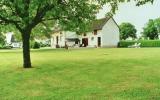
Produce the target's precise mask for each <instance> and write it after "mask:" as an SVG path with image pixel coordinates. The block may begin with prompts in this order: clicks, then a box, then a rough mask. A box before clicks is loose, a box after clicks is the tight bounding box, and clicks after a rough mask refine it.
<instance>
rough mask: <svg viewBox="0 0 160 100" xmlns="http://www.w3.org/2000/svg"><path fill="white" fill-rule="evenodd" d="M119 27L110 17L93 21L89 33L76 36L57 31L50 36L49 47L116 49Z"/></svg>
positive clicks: (74, 33) (73, 33)
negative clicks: (77, 46)
mask: <svg viewBox="0 0 160 100" xmlns="http://www.w3.org/2000/svg"><path fill="white" fill-rule="evenodd" d="M119 34H120V32H119V27H118V25H117V23H116V22H115V20H114V19H113V18H112V17H106V18H103V19H98V20H95V21H94V22H93V23H92V25H91V29H90V31H89V32H86V33H84V34H82V35H77V34H76V32H63V31H57V32H54V34H52V38H51V46H52V47H53V48H56V47H63V46H65V43H66V44H67V45H68V46H76V45H79V46H83V47H117V45H118V42H119V40H120V38H119Z"/></svg>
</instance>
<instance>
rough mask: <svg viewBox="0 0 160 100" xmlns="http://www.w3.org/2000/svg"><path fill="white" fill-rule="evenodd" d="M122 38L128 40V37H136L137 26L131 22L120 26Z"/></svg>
mask: <svg viewBox="0 0 160 100" xmlns="http://www.w3.org/2000/svg"><path fill="white" fill-rule="evenodd" d="M119 27H120V39H121V40H126V39H127V38H133V39H135V38H136V37H137V36H136V32H137V30H136V28H135V26H134V25H132V24H131V23H122V24H121V25H120V26H119Z"/></svg>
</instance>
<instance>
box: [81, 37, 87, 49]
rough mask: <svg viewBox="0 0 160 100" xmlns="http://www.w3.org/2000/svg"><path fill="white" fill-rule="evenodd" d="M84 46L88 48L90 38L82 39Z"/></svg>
mask: <svg viewBox="0 0 160 100" xmlns="http://www.w3.org/2000/svg"><path fill="white" fill-rule="evenodd" d="M82 44H83V46H84V47H86V46H88V38H83V39H82Z"/></svg>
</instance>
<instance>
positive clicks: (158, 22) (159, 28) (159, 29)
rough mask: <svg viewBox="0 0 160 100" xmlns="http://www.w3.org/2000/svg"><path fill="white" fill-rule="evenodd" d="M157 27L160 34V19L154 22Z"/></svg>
mask: <svg viewBox="0 0 160 100" xmlns="http://www.w3.org/2000/svg"><path fill="white" fill-rule="evenodd" d="M154 23H155V26H156V28H157V30H158V32H159V33H160V18H157V19H155V20H154Z"/></svg>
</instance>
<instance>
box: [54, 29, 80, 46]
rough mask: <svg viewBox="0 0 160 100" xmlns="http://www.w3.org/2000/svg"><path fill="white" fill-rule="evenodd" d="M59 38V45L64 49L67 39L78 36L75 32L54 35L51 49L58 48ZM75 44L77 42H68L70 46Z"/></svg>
mask: <svg viewBox="0 0 160 100" xmlns="http://www.w3.org/2000/svg"><path fill="white" fill-rule="evenodd" d="M60 33H61V34H60ZM57 37H58V45H59V46H60V47H64V46H65V42H66V39H67V38H69V39H72V38H77V37H78V35H76V33H75V32H69V31H62V32H56V33H54V34H52V36H51V47H52V48H56V45H57V39H56V38H57ZM74 44H75V42H67V45H68V46H73V45H74Z"/></svg>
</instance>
